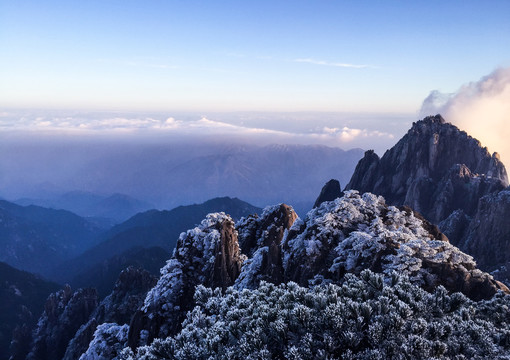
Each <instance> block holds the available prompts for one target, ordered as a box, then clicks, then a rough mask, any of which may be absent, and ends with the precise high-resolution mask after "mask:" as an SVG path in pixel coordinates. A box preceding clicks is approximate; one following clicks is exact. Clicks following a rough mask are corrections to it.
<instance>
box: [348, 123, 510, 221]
mask: <svg viewBox="0 0 510 360" xmlns="http://www.w3.org/2000/svg"><path fill="white" fill-rule="evenodd" d="M506 186H508V177H507V173H506V170H505V167H504V165H503V163H502V162H501V161H500V160H499V155H498V154H497V153H494V154H493V155H492V156H491V155H490V154H489V152H488V151H487V148H483V147H481V145H480V142H479V141H478V140H476V139H474V138H472V137H470V136H468V135H467V134H466V133H465V132H464V131H460V130H459V129H458V128H457V127H455V126H454V125H452V124H449V123H446V122H445V120H444V119H443V118H442V117H441V116H440V115H436V116H429V117H426V118H425V119H423V120H421V121H418V122H416V123H413V126H412V128H411V129H410V130H409V131H408V133H407V134H406V135H405V136H404V137H403V138H402V139H401V140H400V141H399V142H398V143H397V144H396V145H395V146H394V147H393V148H391V149H390V150H388V151H386V153H385V154H384V156H383V157H382V158H379V157H378V156H377V154H375V153H374V152H373V151H368V152H366V153H365V157H364V158H363V159H362V160H360V162H359V163H358V165H357V166H356V170H355V172H354V174H353V176H352V178H351V181H350V182H349V184H347V187H346V189H355V190H359V191H361V192H372V193H375V194H378V195H382V196H384V197H385V198H386V201H388V203H389V204H394V205H409V206H410V207H411V208H413V209H414V210H416V211H419V212H420V213H422V214H423V215H424V216H425V217H426V218H427V219H428V220H430V221H432V222H433V223H436V224H438V223H439V222H441V221H442V220H445V219H446V218H447V217H448V216H449V215H450V214H451V213H452V212H453V211H454V210H457V209H461V210H463V211H464V212H465V213H466V214H467V215H473V213H474V211H475V210H476V208H477V204H478V199H479V198H480V197H482V196H484V195H487V194H490V193H492V192H495V191H499V190H502V189H504V188H505V187H506Z"/></svg>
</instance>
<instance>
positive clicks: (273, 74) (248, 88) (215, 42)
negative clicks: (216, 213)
mask: <svg viewBox="0 0 510 360" xmlns="http://www.w3.org/2000/svg"><path fill="white" fill-rule="evenodd" d="M508 14H510V3H509V2H508V1H483V2H482V1H430V0H429V1H412V2H411V1H410V2H404V1H326V0H320V1H300V0H297V1H296V0H293V1H274V0H273V1H263V0H262V1H221V0H220V1H193V0H192V1H172V0H165V1H139V0H119V1H116V0H113V1H95V0H91V1H55V0H47V1H26V0H19V1H5V0H1V1H0V48H1V49H2V56H1V57H0V69H1V78H2V81H1V83H2V85H0V100H1V104H2V105H3V106H7V107H18V108H19V107H43V108H48V107H49V108H80V109H104V110H185V111H196V110H202V111H239V110H242V111H347V112H353V111H354V112H359V111H363V112H413V111H416V110H417V109H419V107H420V104H421V101H422V100H423V99H424V98H425V97H426V96H427V95H428V93H429V92H430V91H431V90H434V89H438V90H440V91H443V92H452V91H454V90H456V89H457V88H458V87H459V86H461V85H462V84H463V83H466V82H468V81H471V80H475V79H479V78H480V77H482V76H484V75H487V74H488V73H490V72H491V71H493V70H494V69H495V68H497V67H506V66H510V46H509V45H510V36H509V34H510V21H508Z"/></svg>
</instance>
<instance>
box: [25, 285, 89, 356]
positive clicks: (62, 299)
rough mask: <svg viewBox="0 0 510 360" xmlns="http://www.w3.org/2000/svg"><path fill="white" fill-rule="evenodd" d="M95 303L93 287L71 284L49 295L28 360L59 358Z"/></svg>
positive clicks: (86, 319)
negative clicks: (76, 286)
mask: <svg viewBox="0 0 510 360" xmlns="http://www.w3.org/2000/svg"><path fill="white" fill-rule="evenodd" d="M97 304H98V298H97V292H96V290H95V289H78V290H77V291H76V292H74V293H73V291H72V290H71V287H69V286H66V287H64V289H63V290H60V291H59V292H57V293H54V294H51V295H50V296H49V297H48V300H47V301H46V304H45V306H44V312H43V314H42V316H41V318H40V319H39V322H38V324H37V328H36V330H35V332H34V341H33V344H32V346H31V350H30V352H29V354H28V356H27V359H30V360H41V359H44V360H61V359H62V357H63V356H64V353H65V351H66V348H67V345H68V343H69V341H70V340H71V339H72V338H73V337H74V335H75V334H76V331H77V330H78V329H79V328H80V327H81V326H82V325H83V324H85V323H86V322H87V321H88V320H89V318H90V315H91V314H92V312H93V311H94V310H95V309H96V307H97Z"/></svg>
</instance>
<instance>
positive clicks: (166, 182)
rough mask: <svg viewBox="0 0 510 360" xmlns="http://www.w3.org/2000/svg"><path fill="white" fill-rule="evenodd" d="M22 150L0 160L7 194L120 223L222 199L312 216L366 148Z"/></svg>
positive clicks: (2, 191) (1, 191) (0, 184)
mask: <svg viewBox="0 0 510 360" xmlns="http://www.w3.org/2000/svg"><path fill="white" fill-rule="evenodd" d="M13 146H14V145H13ZM15 148H16V149H17V151H16V152H13V151H11V152H10V153H9V157H8V158H4V157H3V156H2V155H1V154H0V173H3V174H8V176H3V177H0V196H3V197H5V198H8V199H19V198H20V197H23V198H24V199H21V200H19V203H20V204H22V205H28V204H35V205H41V206H46V207H53V208H62V209H66V210H70V211H73V212H76V213H77V214H79V215H81V216H94V217H98V216H99V217H109V218H115V219H116V220H121V221H123V220H126V216H128V215H134V213H136V212H139V211H143V210H148V209H149V208H158V209H171V208H174V207H176V206H179V205H186V204H193V203H201V202H204V201H206V200H208V199H212V198H215V197H221V196H231V197H238V198H241V199H244V200H245V201H248V202H250V203H251V204H254V205H257V206H262V207H263V206H266V205H268V204H275V203H280V202H286V203H290V204H293V206H294V207H295V208H296V211H297V212H298V213H300V214H305V213H306V212H307V211H308V210H309V209H310V208H311V207H312V206H313V201H314V199H315V197H316V195H317V192H318V191H320V188H321V187H322V185H323V184H324V182H326V181H327V180H329V179H331V178H335V179H338V180H340V182H341V184H342V185H345V184H346V183H347V181H348V180H349V178H350V176H351V174H352V172H353V171H354V168H355V166H356V163H357V162H358V160H359V159H360V158H361V157H362V156H363V150H361V149H352V150H348V151H344V150H342V149H340V148H333V147H327V146H319V145H268V146H256V145H250V144H244V145H240V144H221V143H206V144H193V145H189V144H188V145H186V144H168V145H162V144H158V145H156V144H154V145H147V144H146V145H143V144H134V145H133V144H126V145H125V146H122V147H121V146H116V147H115V146H114V147H112V146H110V145H108V144H100V143H98V144H95V146H94V147H91V146H89V145H88V144H82V143H76V144H74V143H73V144H65V146H64V145H62V144H59V143H55V144H54V143H42V142H41V143H37V144H29V145H25V146H24V145H23V144H15ZM62 148H65V149H66V151H62ZM16 154H18V155H16ZM45 164H46V165H45ZM47 164H51V168H48V166H47ZM23 169H32V171H30V172H27V171H24V170H23ZM76 190H78V191H76ZM97 194H126V195H122V196H120V195H114V196H113V197H110V196H109V195H108V196H107V197H106V198H105V197H104V196H103V195H97ZM127 196H129V197H127ZM119 197H120V198H119ZM136 199H138V200H136ZM147 203H149V204H153V205H152V206H149V205H148V204H147Z"/></svg>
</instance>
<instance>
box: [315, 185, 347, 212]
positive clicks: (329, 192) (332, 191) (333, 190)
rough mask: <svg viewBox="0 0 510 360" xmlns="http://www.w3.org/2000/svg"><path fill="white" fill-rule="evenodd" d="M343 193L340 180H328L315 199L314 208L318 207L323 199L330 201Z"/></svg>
mask: <svg viewBox="0 0 510 360" xmlns="http://www.w3.org/2000/svg"><path fill="white" fill-rule="evenodd" d="M342 195H343V193H342V190H341V188H340V182H339V181H338V180H335V179H331V180H329V181H328V182H327V183H326V185H324V187H323V188H322V190H321V193H320V194H319V197H318V198H317V200H315V204H314V205H313V207H314V208H316V207H319V206H320V204H322V203H323V202H324V201H332V200H335V199H336V198H339V197H341V196H342Z"/></svg>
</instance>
